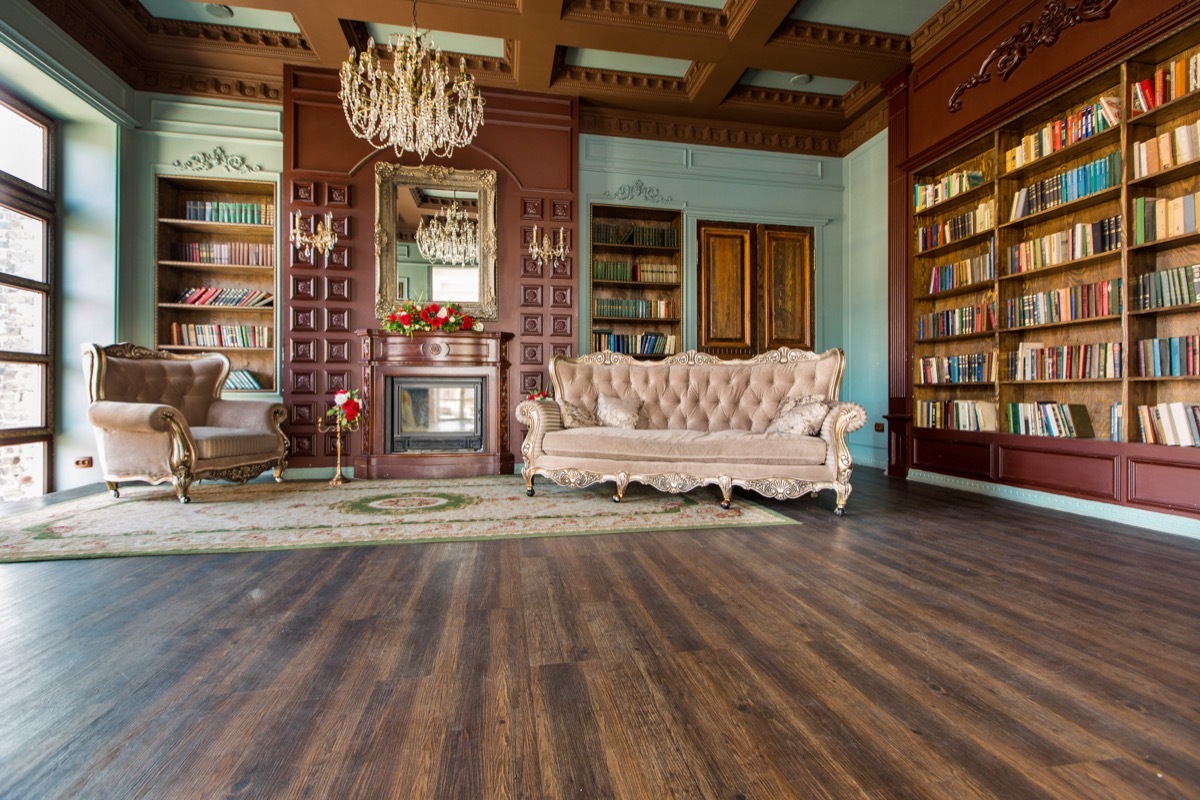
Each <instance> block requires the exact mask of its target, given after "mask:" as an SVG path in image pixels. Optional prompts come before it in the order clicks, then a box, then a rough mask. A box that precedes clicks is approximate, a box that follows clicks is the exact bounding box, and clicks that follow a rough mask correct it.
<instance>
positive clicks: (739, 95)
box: [722, 85, 845, 120]
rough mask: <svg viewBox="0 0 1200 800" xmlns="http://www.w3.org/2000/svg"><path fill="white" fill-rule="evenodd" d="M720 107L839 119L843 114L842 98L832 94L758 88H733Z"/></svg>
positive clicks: (739, 86)
mask: <svg viewBox="0 0 1200 800" xmlns="http://www.w3.org/2000/svg"><path fill="white" fill-rule="evenodd" d="M722 105H755V106H763V107H764V111H765V110H768V109H770V110H782V109H788V110H797V109H803V110H804V111H808V112H817V113H820V114H828V115H830V116H832V117H836V118H837V119H839V120H840V119H841V118H842V117H843V116H844V114H845V112H844V110H843V107H842V98H840V97H838V96H837V95H832V94H811V93H806V92H788V91H783V90H781V89H764V88H762V87H758V86H741V85H738V86H735V87H733V89H732V90H731V91H730V92H729V95H728V96H727V97H726V98H725V102H724V103H723V104H722Z"/></svg>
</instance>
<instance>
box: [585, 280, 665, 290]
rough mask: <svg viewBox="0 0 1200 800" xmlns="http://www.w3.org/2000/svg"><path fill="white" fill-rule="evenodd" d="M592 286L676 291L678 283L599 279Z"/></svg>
mask: <svg viewBox="0 0 1200 800" xmlns="http://www.w3.org/2000/svg"><path fill="white" fill-rule="evenodd" d="M592 285H593V286H611V287H613V288H620V289H678V288H679V284H678V283H671V282H659V281H607V280H600V279H593V280H592Z"/></svg>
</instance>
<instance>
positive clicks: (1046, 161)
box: [1001, 127, 1121, 179]
mask: <svg viewBox="0 0 1200 800" xmlns="http://www.w3.org/2000/svg"><path fill="white" fill-rule="evenodd" d="M1120 139H1121V129H1120V127H1116V128H1109V129H1108V130H1105V131H1101V132H1100V133H1097V134H1095V135H1093V136H1089V137H1088V138H1086V139H1080V140H1079V141H1077V142H1075V143H1074V144H1069V145H1067V146H1066V147H1064V148H1062V149H1061V150H1056V151H1054V152H1053V153H1050V154H1049V155H1045V156H1042V157H1041V158H1037V159H1034V160H1033V161H1029V162H1027V163H1025V164H1022V165H1021V166H1019V167H1015V168H1014V169H1011V170H1009V171H1008V172H1004V173H1002V174H1001V177H1002V178H1013V179H1022V178H1024V177H1025V176H1028V175H1034V174H1038V173H1041V172H1046V171H1050V170H1052V169H1053V168H1054V167H1057V166H1060V165H1062V164H1065V163H1066V162H1068V161H1072V160H1074V159H1077V158H1081V157H1083V156H1086V155H1088V154H1090V153H1094V152H1097V151H1100V150H1103V149H1104V148H1105V147H1108V146H1109V145H1112V144H1115V143H1117V142H1119V141H1120Z"/></svg>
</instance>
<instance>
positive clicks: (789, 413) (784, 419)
mask: <svg viewBox="0 0 1200 800" xmlns="http://www.w3.org/2000/svg"><path fill="white" fill-rule="evenodd" d="M828 413H829V401H828V400H826V399H825V398H824V397H821V396H819V395H806V396H804V397H786V398H784V400H783V402H782V403H780V404H779V409H778V410H777V411H776V412H775V419H773V420H771V424H770V425H768V426H767V433H790V434H792V435H795V436H815V435H817V434H818V433H820V432H821V423H823V422H824V421H825V416H826V415H827V414H828Z"/></svg>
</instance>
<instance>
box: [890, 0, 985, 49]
mask: <svg viewBox="0 0 1200 800" xmlns="http://www.w3.org/2000/svg"><path fill="white" fill-rule="evenodd" d="M988 2H989V0H950V2H949V3H946V5H944V6H942V8H941V10H940V11H938V12H937V13H935V14H934V15H933V16H932V17H930V18H929V19H928V20H927V21H926V22H925V24H924V25H922V26H921V27H920V28H917V30H916V31H914V32H913V35H912V36H910V37H909V41H910V42H911V43H912V51H911V56H912V60H913V61H914V62H915V61H917V60H918V59H920V58H921V57H922V56H924V55H925V54H926V53H928V52H929V50H930V49H931V48H932V47H933V46H934V45H936V44H937V43H938V42H940V41H942V39H944V38H945V37H946V35H947V34H948V33H951V32H952V31H954V29H955V28H957V27H958V26H959V24H961V23H962V22H965V21H966V19H967V18H968V17H970V16H971V15H972V14H974V13H975V12H976V11H979V10H980V9H982V8H984V7H985V6H987V5H988Z"/></svg>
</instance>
